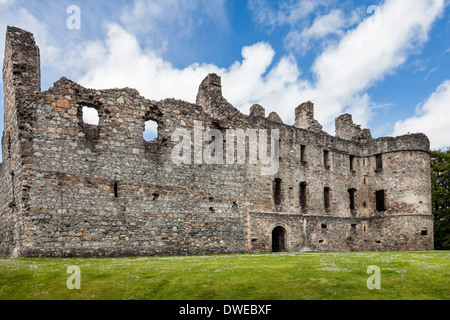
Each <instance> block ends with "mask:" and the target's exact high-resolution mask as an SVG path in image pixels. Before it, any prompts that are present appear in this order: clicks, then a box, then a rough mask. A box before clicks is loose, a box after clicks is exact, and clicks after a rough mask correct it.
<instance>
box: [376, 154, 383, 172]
mask: <svg viewBox="0 0 450 320" xmlns="http://www.w3.org/2000/svg"><path fill="white" fill-rule="evenodd" d="M375 163H376V165H375V166H376V167H375V171H377V172H380V171H381V170H383V157H382V155H381V154H377V155H376V156H375Z"/></svg>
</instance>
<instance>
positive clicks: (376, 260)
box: [0, 251, 450, 300]
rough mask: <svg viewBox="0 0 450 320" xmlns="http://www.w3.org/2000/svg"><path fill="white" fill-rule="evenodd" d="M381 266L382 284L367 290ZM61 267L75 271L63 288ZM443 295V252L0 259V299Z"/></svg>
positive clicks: (447, 270) (449, 284) (449, 258)
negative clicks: (73, 280)
mask: <svg viewBox="0 0 450 320" xmlns="http://www.w3.org/2000/svg"><path fill="white" fill-rule="evenodd" d="M371 265H375V266H378V267H379V268H380V271H381V273H380V279H381V289H379V290H378V289H372V290H369V289H368V288H367V279H368V278H369V277H370V276H371V275H370V274H368V273H367V268H368V267H369V266H371ZM68 266H78V267H79V268H80V270H81V276H80V282H81V288H80V289H79V290H77V289H73V290H69V289H68V288H67V280H68V279H69V277H70V276H71V275H70V274H69V273H67V267H68ZM7 299H15V300H22V299H27V300H43V299H57V300H60V299H62V300H71V299H76V300H82V299H83V300H86V299H89V300H112V299H114V300H123V299H137V300H216V299H217V300H218V299H220V300H247V299H251V300H276V299H283V300H305V299H311V300H334V299H339V300H353V299H364V300H368V299H380V300H381V299H389V300H402V299H408V300H411V299H433V300H438V299H444V300H448V299H450V252H446V251H430V252H358V253H292V254H291V253H279V254H243V255H212V256H191V257H146V258H142V257H139V258H102V259H22V258H19V259H0V300H7Z"/></svg>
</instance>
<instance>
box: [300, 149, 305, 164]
mask: <svg viewBox="0 0 450 320" xmlns="http://www.w3.org/2000/svg"><path fill="white" fill-rule="evenodd" d="M300 164H301V165H305V164H306V146H305V145H301V146H300Z"/></svg>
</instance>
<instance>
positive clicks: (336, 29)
mask: <svg viewBox="0 0 450 320" xmlns="http://www.w3.org/2000/svg"><path fill="white" fill-rule="evenodd" d="M344 26H346V19H345V17H344V14H343V13H342V11H341V10H332V11H331V12H330V13H328V14H326V15H323V16H319V17H317V18H316V19H315V20H314V22H313V24H312V25H311V27H309V28H305V29H303V30H302V31H301V32H299V31H298V30H296V29H294V30H292V31H290V32H289V33H288V35H287V36H286V38H285V39H284V42H285V46H286V48H287V49H288V50H291V49H294V50H295V51H297V52H300V53H301V54H305V53H306V51H307V50H308V49H309V44H310V42H311V41H313V40H317V39H324V38H325V37H327V36H329V35H330V34H331V35H338V36H339V35H341V36H342V35H343V34H344V30H343V28H344Z"/></svg>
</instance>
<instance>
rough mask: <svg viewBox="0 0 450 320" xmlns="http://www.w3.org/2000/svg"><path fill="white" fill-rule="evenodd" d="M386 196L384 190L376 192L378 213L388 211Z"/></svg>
mask: <svg viewBox="0 0 450 320" xmlns="http://www.w3.org/2000/svg"><path fill="white" fill-rule="evenodd" d="M385 198H386V195H385V191H384V190H378V191H376V192H375V201H376V209H377V211H380V212H383V211H386V199H385Z"/></svg>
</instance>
